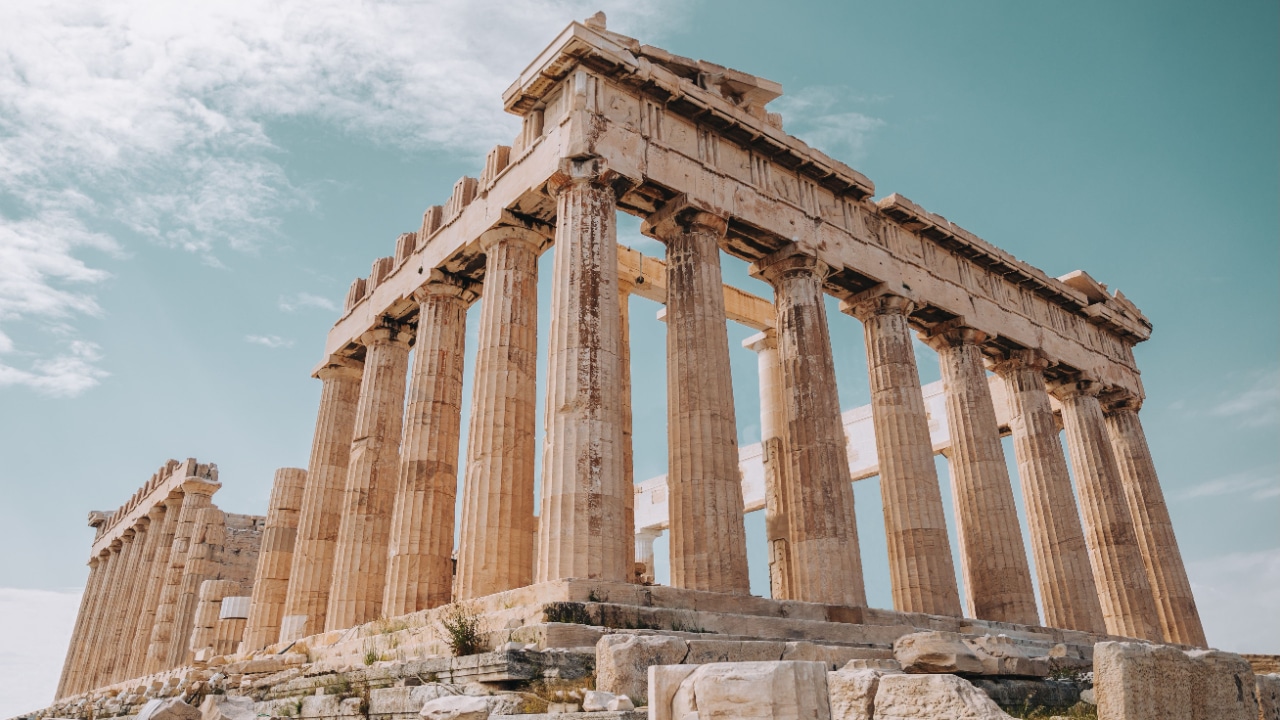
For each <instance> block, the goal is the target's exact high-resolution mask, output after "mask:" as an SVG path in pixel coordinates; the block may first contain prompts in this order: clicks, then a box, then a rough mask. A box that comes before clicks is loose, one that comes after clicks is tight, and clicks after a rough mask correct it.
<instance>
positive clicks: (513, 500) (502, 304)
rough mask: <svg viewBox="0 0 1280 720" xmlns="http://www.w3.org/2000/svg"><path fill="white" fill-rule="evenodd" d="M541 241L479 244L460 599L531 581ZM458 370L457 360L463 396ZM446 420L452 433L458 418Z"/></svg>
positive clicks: (510, 233)
mask: <svg viewBox="0 0 1280 720" xmlns="http://www.w3.org/2000/svg"><path fill="white" fill-rule="evenodd" d="M543 242H544V239H543V238H542V236H540V235H538V234H536V233H534V232H532V231H530V230H526V229H524V228H515V227H504V228H497V229H494V230H490V231H488V232H486V233H485V234H484V235H482V236H481V237H480V246H481V248H483V249H484V253H485V263H484V289H483V291H482V298H481V300H480V331H479V341H478V347H477V348H476V371H475V383H474V391H473V394H472V399H471V428H470V432H469V433H468V438H467V472H466V482H465V484H464V490H463V496H462V535H461V537H460V538H459V540H458V578H457V587H456V590H457V592H456V595H457V598H458V599H459V600H468V599H471V598H476V597H481V596H484V595H490V594H493V593H496V592H502V591H503V590H511V589H513V588H518V587H524V586H525V585H528V584H530V582H531V581H532V580H533V536H534V532H533V481H534V473H533V464H534V460H535V459H536V453H537V445H536V444H535V441H534V434H535V433H536V431H537V422H538V417H537V404H538V253H539V251H540V250H541V249H542V245H543ZM458 347H459V348H461V343H459V345H458ZM461 371H462V358H461V357H459V358H458V374H459V380H458V385H457V388H456V393H457V394H458V395H461V391H462V383H461V379H460V378H461ZM450 419H451V421H452V422H453V424H454V425H453V426H454V427H455V428H456V427H457V423H458V421H457V418H456V417H453V418H450ZM455 437H456V434H455ZM454 447H455V449H454V457H456V456H457V450H456V445H455V446H454ZM446 559H447V551H446Z"/></svg>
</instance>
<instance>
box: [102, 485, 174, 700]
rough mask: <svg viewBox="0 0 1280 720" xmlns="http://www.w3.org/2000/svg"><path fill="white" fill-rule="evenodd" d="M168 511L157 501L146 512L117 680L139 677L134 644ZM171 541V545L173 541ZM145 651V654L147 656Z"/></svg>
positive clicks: (120, 646)
mask: <svg viewBox="0 0 1280 720" xmlns="http://www.w3.org/2000/svg"><path fill="white" fill-rule="evenodd" d="M166 512H167V508H166V507H165V505H164V503H163V502H158V503H156V504H155V505H154V506H152V507H151V509H150V510H149V511H148V512H147V515H146V517H145V518H144V519H145V520H146V524H147V527H146V538H145V544H144V545H143V546H142V548H141V553H142V554H141V557H139V559H138V566H137V569H136V571H135V572H134V577H133V583H132V587H131V588H130V589H129V600H128V605H127V606H126V608H125V617H124V623H123V625H122V628H123V631H122V632H121V634H120V637H119V644H118V647H119V648H120V657H119V658H118V659H117V660H116V670H115V680H117V681H118V680H125V679H128V678H132V677H137V676H136V675H135V674H134V673H133V664H134V661H135V660H136V658H135V657H134V654H133V653H134V641H135V640H136V639H137V635H138V631H139V628H140V626H141V625H142V620H143V616H144V612H143V608H144V607H145V605H146V598H147V592H148V591H149V590H150V587H151V583H150V581H151V577H152V572H153V571H154V570H155V564H156V558H157V557H158V556H159V555H161V553H160V545H161V537H162V535H163V531H164V518H165V514H166ZM169 542H172V539H170V541H169ZM145 652H146V651H145V650H144V651H143V653H144V654H145Z"/></svg>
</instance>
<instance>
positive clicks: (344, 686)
mask: <svg viewBox="0 0 1280 720" xmlns="http://www.w3.org/2000/svg"><path fill="white" fill-rule="evenodd" d="M324 692H325V694H326V695H338V696H339V697H347V696H348V695H350V694H351V681H350V680H348V679H346V678H345V677H344V678H339V679H338V681H337V682H335V683H333V684H331V685H329V686H328V687H326V688H325V689H324Z"/></svg>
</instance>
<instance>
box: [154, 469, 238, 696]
mask: <svg viewBox="0 0 1280 720" xmlns="http://www.w3.org/2000/svg"><path fill="white" fill-rule="evenodd" d="M220 487H222V484H221V483H219V482H217V481H215V480H208V479H205V478H199V477H189V478H187V479H186V481H184V482H183V484H182V492H183V498H182V508H181V510H180V512H179V513H178V522H177V524H176V525H175V526H174V531H173V544H172V545H171V546H170V548H169V568H168V570H167V571H166V573H165V578H164V585H163V586H162V587H161V588H160V599H159V600H158V601H157V603H156V618H155V623H154V625H153V627H152V630H151V642H150V644H149V645H148V647H147V662H146V665H145V666H144V667H143V672H142V674H144V675H151V674H153V673H157V672H160V671H161V670H167V669H169V668H170V667H172V665H169V664H168V663H169V657H170V653H171V651H172V645H173V644H174V639H175V638H176V637H179V635H180V636H181V639H182V640H185V639H186V637H187V633H186V630H187V629H189V626H188V627H187V628H182V632H179V631H178V628H176V627H175V625H174V620H175V618H176V613H177V606H178V600H179V595H180V594H181V591H182V574H183V569H184V568H185V567H186V564H187V552H188V550H189V549H190V547H191V536H192V533H193V532H194V530H195V525H196V516H198V515H199V514H200V511H201V510H203V509H205V508H207V507H210V506H211V505H212V504H213V494H214V493H215V492H217V490H218V488H220Z"/></svg>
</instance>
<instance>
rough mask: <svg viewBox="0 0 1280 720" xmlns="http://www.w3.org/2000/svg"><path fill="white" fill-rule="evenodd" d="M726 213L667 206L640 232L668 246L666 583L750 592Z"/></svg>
mask: <svg viewBox="0 0 1280 720" xmlns="http://www.w3.org/2000/svg"><path fill="white" fill-rule="evenodd" d="M727 228H728V223H727V221H726V220H725V219H724V218H721V217H717V216H716V215H713V214H711V213H707V212H702V211H699V210H697V209H694V208H688V207H667V208H664V209H663V210H662V211H660V212H659V213H657V214H655V216H652V217H650V218H649V219H648V220H646V221H645V223H644V226H643V230H644V231H645V233H646V234H648V235H652V236H654V237H656V238H657V239H658V240H660V241H661V242H663V243H664V244H665V245H666V246H667V271H666V274H667V317H666V321H667V454H668V464H669V467H668V470H667V488H668V492H669V498H670V500H669V507H670V514H671V536H670V537H671V544H670V551H671V584H672V585H673V586H675V587H682V588H689V589H691V590H706V591H710V592H723V593H736V594H741V595H745V594H748V593H749V592H750V589H751V588H750V581H749V579H748V577H747V534H746V527H745V525H744V523H743V519H742V504H743V503H742V475H741V473H740V472H739V470H738V428H737V419H736V414H735V411H734V405H733V380H732V375H731V373H730V372H729V335H728V331H727V329H726V327H725V323H726V319H725V310H724V280H723V278H722V277H721V273H720V240H721V239H723V238H724V235H725V231H726V229H727Z"/></svg>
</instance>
